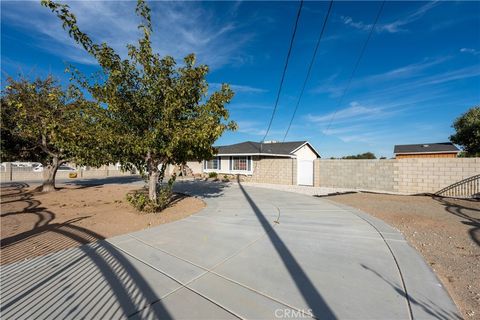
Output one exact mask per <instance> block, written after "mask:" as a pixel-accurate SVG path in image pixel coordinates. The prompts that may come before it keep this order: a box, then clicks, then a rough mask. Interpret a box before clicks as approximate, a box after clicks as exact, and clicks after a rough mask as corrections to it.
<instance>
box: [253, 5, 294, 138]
mask: <svg viewBox="0 0 480 320" xmlns="http://www.w3.org/2000/svg"><path fill="white" fill-rule="evenodd" d="M302 7H303V0H301V1H300V5H299V7H298V11H297V17H296V19H295V26H294V28H293V34H292V38H291V39H290V47H289V48H288V53H287V59H286V61H285V67H284V68H283V73H282V79H281V81H280V87H279V88H278V92H277V98H276V100H275V106H274V107H273V112H272V117H271V118H270V123H269V124H268V128H267V131H266V132H265V136H264V137H263V139H262V141H265V138H266V137H267V135H268V132H269V131H270V127H271V126H272V122H273V118H274V117H275V112H276V111H277V106H278V100H279V99H280V94H281V92H282V87H283V81H284V80H285V74H286V73H287V67H288V61H289V60H290V54H291V53H292V47H293V41H294V40H295V34H296V33H297V26H298V20H299V19H300V13H301V12H302Z"/></svg>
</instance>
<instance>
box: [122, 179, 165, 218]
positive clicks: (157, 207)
mask: <svg viewBox="0 0 480 320" xmlns="http://www.w3.org/2000/svg"><path fill="white" fill-rule="evenodd" d="M172 188H173V180H170V181H168V183H167V184H166V185H158V186H157V200H155V201H153V200H150V199H149V197H148V194H147V193H146V190H141V191H135V192H134V193H129V194H127V201H128V202H129V203H130V204H131V205H132V206H133V207H134V208H135V209H137V210H138V211H141V212H159V211H162V210H163V209H165V208H166V207H167V206H168V205H169V204H170V201H171V199H172V195H173V191H172Z"/></svg>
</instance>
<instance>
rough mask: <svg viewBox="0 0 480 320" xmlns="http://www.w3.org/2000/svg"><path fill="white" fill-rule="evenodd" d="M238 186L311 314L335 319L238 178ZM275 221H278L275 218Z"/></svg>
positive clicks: (320, 317)
mask: <svg viewBox="0 0 480 320" xmlns="http://www.w3.org/2000/svg"><path fill="white" fill-rule="evenodd" d="M238 186H239V187H240V190H241V191H242V194H243V195H244V197H245V198H246V200H247V202H248V204H249V205H250V207H251V208H252V210H253V212H254V213H255V215H256V216H257V219H258V221H259V222H260V224H261V225H262V227H263V229H264V230H265V233H266V234H267V236H268V238H269V240H270V242H271V243H272V245H273V246H274V248H275V250H276V251H277V253H278V255H279V256H280V258H281V259H282V262H283V264H284V266H285V267H286V269H287V270H288V273H289V274H290V277H291V278H292V280H293V281H294V282H295V285H296V287H297V289H298V291H299V292H300V293H301V295H302V297H303V299H304V300H305V302H306V303H307V305H308V307H309V308H310V310H311V312H312V315H313V316H316V317H318V318H319V319H337V317H336V316H335V314H334V313H333V311H332V310H331V309H330V307H329V306H328V304H327V303H326V301H325V300H324V299H323V297H322V296H321V294H320V292H318V290H317V288H315V285H314V284H313V283H312V281H311V280H310V278H309V277H308V276H307V274H306V273H305V271H304V270H303V269H302V267H301V266H300V264H299V263H298V261H297V260H296V259H295V257H294V256H293V254H292V253H291V251H290V250H289V248H288V247H287V246H286V245H285V243H284V242H283V241H282V239H281V238H280V236H279V235H278V234H277V233H276V231H275V229H274V228H273V226H272V225H271V224H270V223H269V222H268V220H267V218H266V217H265V215H264V214H263V212H262V211H261V210H260V208H259V207H258V206H257V205H256V204H255V202H254V201H253V199H252V198H251V197H250V195H249V194H248V192H247V191H246V190H245V188H244V187H243V186H242V184H241V183H240V180H238ZM277 222H279V221H278V220H277Z"/></svg>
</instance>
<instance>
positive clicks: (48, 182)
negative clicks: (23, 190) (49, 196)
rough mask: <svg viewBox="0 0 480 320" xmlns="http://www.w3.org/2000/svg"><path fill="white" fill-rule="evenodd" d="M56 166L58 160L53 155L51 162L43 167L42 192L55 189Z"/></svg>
mask: <svg viewBox="0 0 480 320" xmlns="http://www.w3.org/2000/svg"><path fill="white" fill-rule="evenodd" d="M58 167H60V161H58V158H57V157H54V158H53V160H52V163H50V164H48V165H46V166H45V167H44V168H43V184H42V192H50V191H55V176H56V175H57V170H58Z"/></svg>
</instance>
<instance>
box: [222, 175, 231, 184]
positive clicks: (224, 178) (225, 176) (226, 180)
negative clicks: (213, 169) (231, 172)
mask: <svg viewBox="0 0 480 320" xmlns="http://www.w3.org/2000/svg"><path fill="white" fill-rule="evenodd" d="M222 181H223V182H229V181H230V179H228V176H227V175H224V176H223V179H222Z"/></svg>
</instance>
